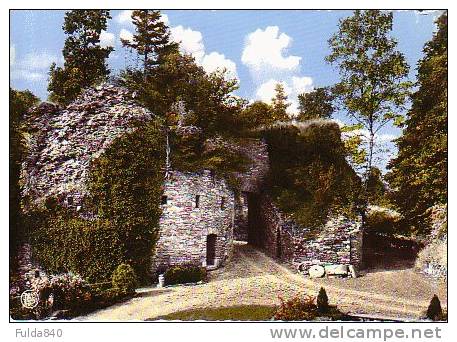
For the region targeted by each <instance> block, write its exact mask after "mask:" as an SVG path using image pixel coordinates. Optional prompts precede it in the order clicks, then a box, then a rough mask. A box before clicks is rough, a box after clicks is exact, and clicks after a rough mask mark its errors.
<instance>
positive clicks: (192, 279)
mask: <svg viewBox="0 0 457 342" xmlns="http://www.w3.org/2000/svg"><path fill="white" fill-rule="evenodd" d="M164 277H165V285H175V284H185V283H197V282H199V281H203V280H205V279H206V269H205V268H204V267H200V266H196V265H181V266H173V267H170V268H169V269H168V270H167V271H166V272H165V274H164Z"/></svg>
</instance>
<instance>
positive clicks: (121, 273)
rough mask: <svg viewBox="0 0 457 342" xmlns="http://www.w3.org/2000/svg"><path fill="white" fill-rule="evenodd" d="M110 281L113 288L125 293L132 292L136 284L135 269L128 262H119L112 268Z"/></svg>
mask: <svg viewBox="0 0 457 342" xmlns="http://www.w3.org/2000/svg"><path fill="white" fill-rule="evenodd" d="M111 282H112V285H113V288H114V289H116V290H118V291H120V292H123V293H126V294H130V293H134V292H135V288H136V287H137V286H138V280H137V277H136V274H135V271H134V270H133V267H132V266H130V265H128V264H120V265H119V266H118V267H117V268H116V269H115V270H114V272H113V275H112V278H111Z"/></svg>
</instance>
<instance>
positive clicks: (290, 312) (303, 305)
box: [274, 295, 318, 321]
mask: <svg viewBox="0 0 457 342" xmlns="http://www.w3.org/2000/svg"><path fill="white" fill-rule="evenodd" d="M279 299H280V301H281V304H280V306H279V308H278V310H277V311H276V313H275V315H274V319H275V320H279V321H312V320H314V319H315V318H316V317H317V316H318V312H317V306H316V305H315V304H314V297H312V296H308V295H305V296H304V297H300V296H295V297H293V298H291V299H289V300H287V301H284V299H283V298H281V297H280V298H279Z"/></svg>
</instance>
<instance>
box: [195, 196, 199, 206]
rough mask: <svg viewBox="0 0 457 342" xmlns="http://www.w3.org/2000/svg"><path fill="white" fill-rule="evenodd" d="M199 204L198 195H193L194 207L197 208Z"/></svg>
mask: <svg viewBox="0 0 457 342" xmlns="http://www.w3.org/2000/svg"><path fill="white" fill-rule="evenodd" d="M199 205H200V195H196V196H195V208H198V207H199Z"/></svg>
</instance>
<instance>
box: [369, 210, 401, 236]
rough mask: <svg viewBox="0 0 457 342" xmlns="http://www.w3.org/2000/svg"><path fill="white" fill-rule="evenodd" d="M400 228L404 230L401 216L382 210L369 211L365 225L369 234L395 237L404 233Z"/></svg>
mask: <svg viewBox="0 0 457 342" xmlns="http://www.w3.org/2000/svg"><path fill="white" fill-rule="evenodd" d="M400 228H402V225H400V217H399V216H395V215H392V214H391V213H390V212H388V211H381V210H371V211H369V212H368V214H367V216H366V220H365V225H364V229H365V232H366V233H367V234H369V233H375V234H383V235H393V234H395V233H402V232H403V231H402V230H401V229H400Z"/></svg>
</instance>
